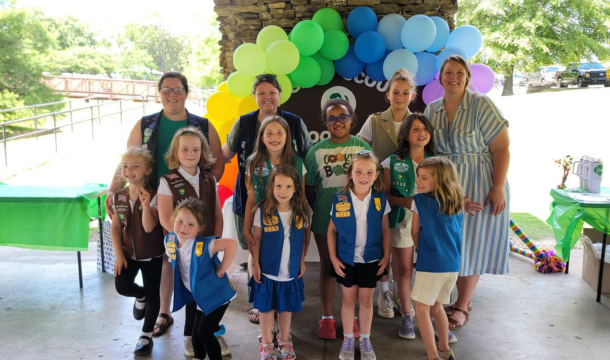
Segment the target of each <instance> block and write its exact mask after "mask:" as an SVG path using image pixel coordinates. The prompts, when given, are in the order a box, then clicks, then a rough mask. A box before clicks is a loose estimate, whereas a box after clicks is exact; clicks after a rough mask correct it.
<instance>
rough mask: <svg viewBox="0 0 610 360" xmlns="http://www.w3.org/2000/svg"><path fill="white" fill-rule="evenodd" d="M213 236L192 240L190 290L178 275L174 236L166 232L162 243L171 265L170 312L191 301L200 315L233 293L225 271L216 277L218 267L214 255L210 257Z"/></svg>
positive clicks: (198, 237) (218, 262)
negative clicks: (171, 300) (172, 290)
mask: <svg viewBox="0 0 610 360" xmlns="http://www.w3.org/2000/svg"><path fill="white" fill-rule="evenodd" d="M214 239H216V237H215V236H209V237H203V236H201V235H199V236H197V238H196V239H195V241H193V249H192V253H191V266H190V283H191V284H190V285H191V291H188V289H187V288H186V287H185V286H184V284H183V283H182V279H181V278H180V266H176V261H177V258H178V256H179V253H178V252H177V251H176V246H177V244H176V243H177V241H178V239H177V237H176V234H174V233H169V234H167V236H166V237H165V246H166V248H167V250H168V252H169V255H170V259H171V261H172V267H173V268H174V306H173V308H172V312H176V311H178V310H180V309H181V308H182V307H183V306H184V305H186V304H188V303H189V302H191V301H193V300H195V302H196V303H197V306H199V307H200V308H201V310H202V311H203V313H204V314H206V315H209V314H210V313H211V312H212V311H214V310H216V309H218V308H219V307H220V306H221V305H223V304H225V303H227V302H229V301H231V299H233V298H234V297H235V295H236V294H237V292H236V291H235V286H234V285H233V283H232V282H231V280H230V279H229V276H228V275H227V274H226V273H225V274H224V276H223V277H222V278H219V277H217V276H216V267H217V266H220V263H221V262H220V259H218V254H214V256H213V257H211V258H210V252H209V246H210V241H211V240H214Z"/></svg>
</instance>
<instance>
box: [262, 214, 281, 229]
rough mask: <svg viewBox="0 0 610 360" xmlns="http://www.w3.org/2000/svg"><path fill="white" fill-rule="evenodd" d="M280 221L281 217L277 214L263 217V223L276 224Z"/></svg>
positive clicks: (267, 224)
mask: <svg viewBox="0 0 610 360" xmlns="http://www.w3.org/2000/svg"><path fill="white" fill-rule="evenodd" d="M279 223H280V219H278V218H277V216H275V215H273V216H265V217H263V225H266V226H274V225H277V224H279Z"/></svg>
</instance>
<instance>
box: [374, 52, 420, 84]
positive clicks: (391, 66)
mask: <svg viewBox="0 0 610 360" xmlns="http://www.w3.org/2000/svg"><path fill="white" fill-rule="evenodd" d="M417 68H418V63H417V58H416V57H415V54H413V53H412V52H410V51H409V50H407V49H397V50H394V51H392V52H391V53H390V54H389V55H388V56H387V57H386V58H385V60H384V61H383V75H385V77H386V79H391V78H392V75H394V73H395V72H396V70H398V69H406V70H407V71H408V72H410V73H411V74H417Z"/></svg>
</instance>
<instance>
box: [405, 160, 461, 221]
mask: <svg viewBox="0 0 610 360" xmlns="http://www.w3.org/2000/svg"><path fill="white" fill-rule="evenodd" d="M420 169H430V172H431V173H432V177H433V178H434V190H433V191H432V195H433V196H434V198H435V199H436V201H438V203H439V205H440V209H439V214H445V215H448V216H451V215H457V214H459V213H460V212H462V210H463V209H464V191H463V190H462V186H461V185H460V178H459V176H458V173H457V170H456V168H455V165H453V163H452V162H451V160H449V159H447V158H444V157H440V156H432V157H429V158H425V159H424V160H423V161H422V162H420V163H419V165H418V166H417V173H418V174H419V170H420Z"/></svg>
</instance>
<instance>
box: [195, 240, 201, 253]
mask: <svg viewBox="0 0 610 360" xmlns="http://www.w3.org/2000/svg"><path fill="white" fill-rule="evenodd" d="M201 254H203V243H202V242H198V243H197V245H195V255H197V257H200V256H201Z"/></svg>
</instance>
